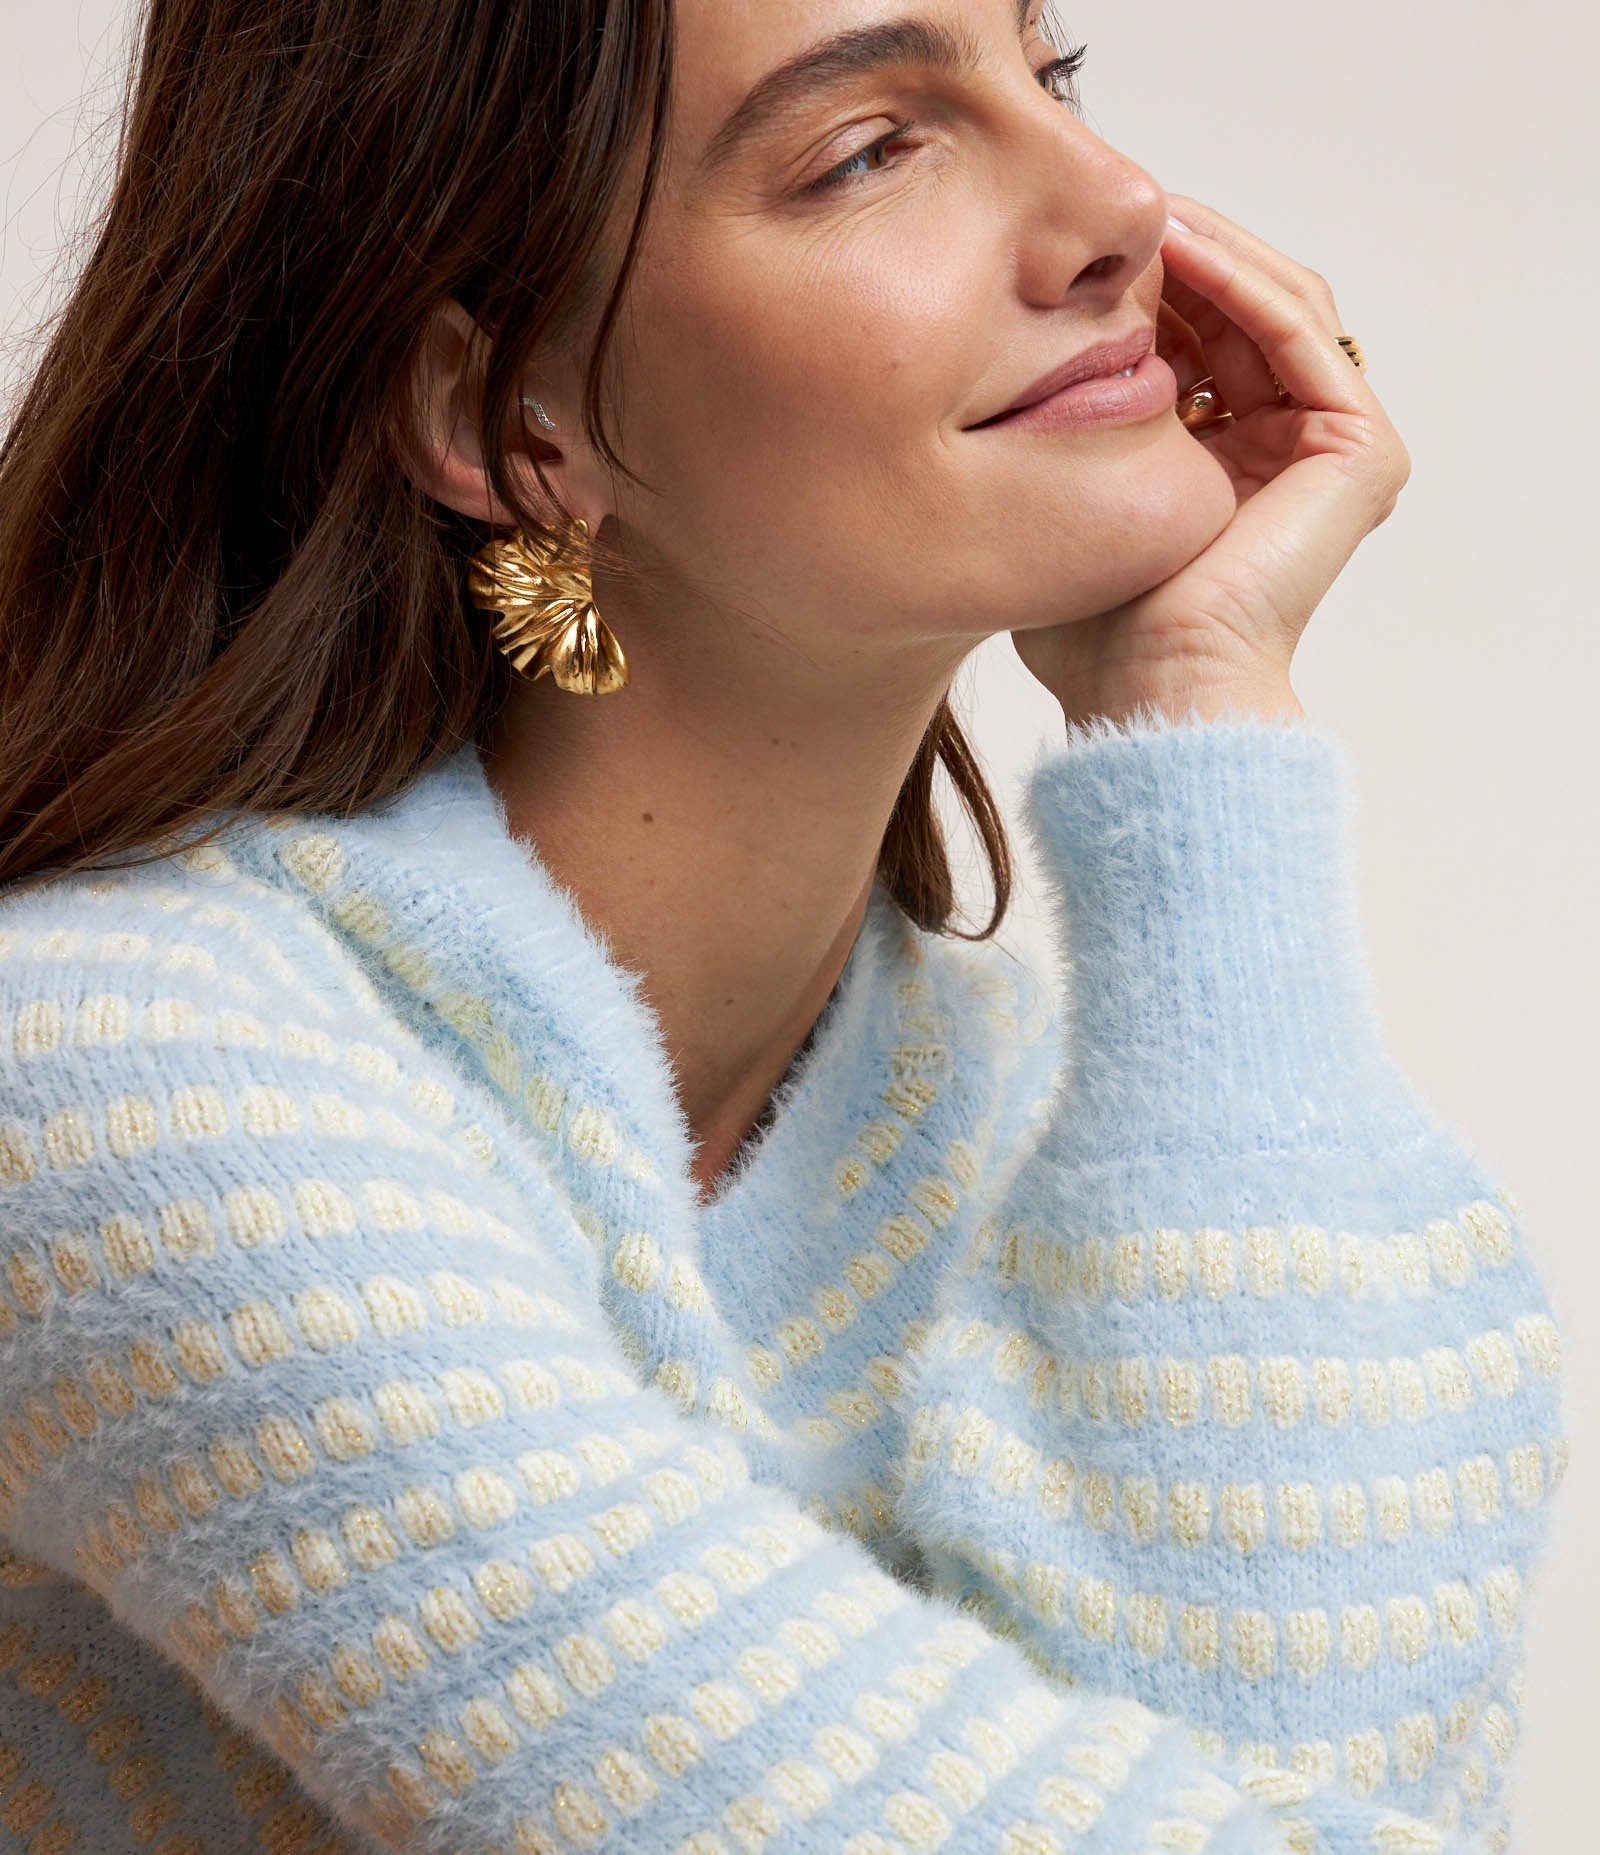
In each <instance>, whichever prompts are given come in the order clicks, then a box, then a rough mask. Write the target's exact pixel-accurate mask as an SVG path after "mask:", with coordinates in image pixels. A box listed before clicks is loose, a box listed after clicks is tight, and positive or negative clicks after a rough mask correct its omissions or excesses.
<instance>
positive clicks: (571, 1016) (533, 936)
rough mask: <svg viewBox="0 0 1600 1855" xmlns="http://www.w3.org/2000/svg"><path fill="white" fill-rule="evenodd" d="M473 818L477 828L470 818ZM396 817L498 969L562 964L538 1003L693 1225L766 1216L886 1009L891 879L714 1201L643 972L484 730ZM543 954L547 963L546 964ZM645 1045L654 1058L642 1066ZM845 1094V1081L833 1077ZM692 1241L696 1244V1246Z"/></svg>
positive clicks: (876, 894) (399, 803) (900, 923)
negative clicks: (595, 917) (589, 1055)
mask: <svg viewBox="0 0 1600 1855" xmlns="http://www.w3.org/2000/svg"><path fill="white" fill-rule="evenodd" d="M462 806H466V807H468V808H469V811H468V813H467V814H466V816H471V815H474V814H475V815H476V817H477V819H478V820H479V822H480V823H481V825H482V826H483V829H482V830H480V831H473V830H470V829H462V828H460V827H461V826H462V825H463V824H464V823H465V816H464V815H463V812H462V811H461V809H460V808H461V807H462ZM374 815H378V816H381V817H382V818H383V819H384V820H385V821H386V828H389V829H392V828H398V829H399V830H400V831H401V832H402V833H405V834H410V835H411V836H412V839H413V842H414V843H415V844H416V846H417V848H418V849H422V848H423V847H425V848H426V853H427V860H428V864H427V866H428V867H429V868H430V869H431V870H433V871H434V872H435V873H436V874H437V875H439V876H440V877H442V878H444V879H445V880H447V881H448V882H449V883H450V884H452V885H453V886H454V887H455V888H456V889H457V890H458V892H460V891H464V895H465V900H466V901H467V903H468V905H469V908H470V910H471V912H472V914H473V918H474V919H475V922H476V924H477V926H478V928H479V930H480V932H481V934H482V936H483V937H484V939H485V941H486V943H491V944H492V946H493V950H494V965H495V969H496V971H497V973H498V974H500V975H502V976H503V977H504V978H506V979H508V980H511V981H514V980H515V978H516V977H517V975H518V974H519V973H530V972H532V971H536V970H539V964H542V965H543V966H544V967H545V968H546V969H548V968H549V966H550V965H551V963H554V965H555V966H556V967H558V968H559V970H560V972H561V974H562V983H561V984H560V985H559V986H552V987H550V988H549V990H548V994H546V995H542V996H541V1004H542V1005H543V1006H545V1007H546V1008H547V1009H549V1010H550V1011H551V1012H553V1013H555V1014H557V1015H558V1016H559V1017H561V1018H562V1019H564V1022H563V1023H561V1024H559V1025H558V1026H557V1027H556V1028H557V1032H558V1035H562V1034H564V1040H566V1041H569V1042H571V1043H572V1044H574V1045H577V1046H580V1047H581V1046H582V1045H583V1044H584V1043H585V1042H586V1041H587V1042H589V1043H590V1044H591V1045H592V1047H593V1050H594V1054H595V1057H596V1059H597V1062H598V1065H599V1066H600V1068H601V1069H603V1070H604V1071H605V1072H606V1073H607V1074H608V1076H609V1078H610V1079H611V1080H612V1081H613V1082H614V1084H615V1087H616V1091H617V1093H616V1098H615V1100H614V1101H613V1103H612V1106H613V1108H614V1110H615V1111H617V1112H619V1113H621V1114H627V1113H628V1112H629V1111H630V1110H631V1114H632V1117H633V1118H635V1119H637V1120H638V1121H639V1123H640V1128H639V1131H640V1132H641V1133H642V1134H643V1136H644V1138H645V1141H646V1143H647V1144H648V1145H649V1146H650V1147H651V1148H652V1150H654V1151H655V1152H656V1153H657V1154H658V1155H659V1156H660V1158H661V1159H662V1161H663V1163H664V1164H665V1166H666V1167H667V1170H668V1174H669V1177H670V1179H671V1190H672V1195H673V1196H674V1197H676V1198H677V1199H678V1200H679V1205H680V1210H681V1212H682V1214H683V1215H684V1216H685V1218H686V1220H687V1223H688V1224H689V1225H690V1226H691V1227H692V1228H694V1229H695V1230H696V1231H697V1233H699V1234H700V1235H701V1236H702V1238H704V1237H705V1236H706V1235H707V1234H708V1233H709V1231H710V1230H711V1228H712V1227H718V1228H721V1227H723V1226H727V1225H741V1226H742V1225H745V1224H747V1223H748V1221H749V1220H750V1218H751V1217H753V1216H754V1217H756V1218H758V1219H759V1215H760V1212H759V1206H760V1205H761V1204H762V1203H764V1202H769V1201H770V1198H771V1193H772V1191H773V1190H774V1189H776V1187H775V1185H774V1183H773V1182H774V1180H778V1179H780V1177H781V1175H782V1174H783V1173H784V1170H785V1167H786V1165H787V1163H788V1156H789V1153H790V1150H791V1149H792V1148H793V1147H794V1146H795V1144H796V1142H800V1143H802V1144H805V1145H809V1144H811V1143H812V1142H814V1141H815V1139H816V1138H817V1137H818V1134H819V1132H820V1131H821V1130H819V1129H814V1128H813V1127H812V1126H811V1125H810V1122H811V1121H812V1119H813V1117H814V1116H815V1114H816V1113H817V1112H818V1111H825V1104H826V1102H827V1100H828V1095H829V1091H830V1086H832V1085H842V1084H843V1083H844V1081H845V1072H846V1071H849V1070H852V1069H853V1068H854V1066H855V1065H856V1064H857V1063H858V1062H859V1060H860V1054H861V1048H860V1046H861V1042H862V1040H863V1038H865V1039H867V1040H868V1041H870V1040H871V1038H872V1035H873V1032H872V1029H871V1026H872V1025H873V1023H874V1022H875V1020H876V1018H877V1017H879V1016H881V1013H882V1012H883V1011H884V1010H885V1009H886V1008H887V1003H888V1001H887V1000H886V998H885V996H884V995H885V993H886V992H887V991H889V990H890V989H891V988H888V987H886V986H885V985H884V984H883V983H882V979H883V975H884V973H885V971H886V967H887V965H888V963H890V962H891V961H892V959H893V957H894V950H895V949H896V947H897V946H902V945H903V942H902V941H901V938H900V937H901V936H903V935H905V934H907V933H909V932H911V925H910V923H909V922H908V921H907V920H906V918H905V916H904V915H903V913H902V912H901V910H900V908H899V907H898V905H897V904H896V903H895V901H894V899H893V897H892V896H891V895H890V893H889V891H888V889H887V887H886V886H885V884H884V883H883V881H882V879H881V877H880V878H876V879H875V880H874V882H873V885H872V890H871V893H870V894H869V897H868V902H867V908H866V911H865V913H864V915H863V917H862V921H861V924H860V926H859V928H858V930H857V933H856V937H855V940H854V941H853V942H852V944H851V948H850V951H849V953H848V955H847V956H846V959H845V963H844V966H843V968H842V969H841V972H840V975H839V978H838V980H837V982H836V984H835V986H834V989H833V991H832V993H831V994H830V995H829V997H828V999H827V1001H826V1002H825V1004H824V1005H823V1007H822V1010H821V1011H820V1012H819V1014H818V1017H817V1019H816V1022H815V1024H814V1025H813V1028H812V1034H811V1038H810V1042H809V1045H808V1046H807V1047H803V1048H802V1049H801V1050H800V1051H798V1052H797V1054H796V1057H795V1059H794V1061H793V1062H792V1063H791V1065H790V1067H789V1069H788V1070H787V1071H786V1072H785V1074H784V1076H783V1078H782V1079H781V1081H780V1082H779V1083H778V1085H777V1087H776V1088H775V1089H774V1091H773V1093H772V1096H771V1098H770V1099H771V1104H772V1113H771V1116H770V1118H769V1119H768V1121H767V1122H766V1124H765V1125H764V1126H760V1125H758V1126H757V1127H756V1128H754V1129H752V1131H751V1133H750V1134H749V1136H747V1138H746V1140H745V1141H744V1142H743V1143H742V1144H741V1146H740V1148H739V1150H738V1151H737V1153H736V1154H735V1155H734V1157H733V1160H732V1161H731V1162H730V1164H729V1166H728V1167H727V1168H726V1169H725V1170H724V1171H723V1173H722V1174H721V1176H720V1178H719V1180H718V1182H717V1187H716V1189H715V1191H714V1192H713V1193H712V1195H711V1196H710V1197H709V1198H706V1199H704V1200H702V1199H701V1197H700V1195H699V1187H698V1182H697V1181H696V1179H695V1177H694V1174H693V1171H692V1165H693V1159H694V1150H695V1149H694V1140H693V1133H692V1129H691V1128H690V1125H689V1121H688V1117H687V1115H686V1114H685V1113H684V1110H683V1103H682V1098H681V1096H680V1094H679V1091H678V1085H677V1078H676V1074H675V1072H674V1070H673V1067H672V1062H671V1057H670V1055H669V1053H668V1049H667V1044H666V1039H665V1036H664V1035H663V1032H662V1026H661V1021H660V1018H659V1017H658V1016H657V1014H656V1012H655V1010H654V1008H653V1007H652V1006H651V1004H650V1003H649V1000H648V999H647V997H646V996H645V993H644V988H643V983H642V980H641V979H640V976H639V975H638V974H637V973H636V972H634V971H633V970H632V969H630V968H628V967H626V966H624V965H623V964H622V963H621V961H620V960H618V959H617V957H616V955H615V954H614V952H613V951H612V949H611V946H610V944H609V942H608V941H607V939H606V937H605V936H604V934H603V933H602V932H601V931H600V930H599V929H598V928H597V927H596V926H595V924H594V923H592V922H591V921H590V920H589V919H588V918H587V917H586V916H585V915H584V914H583V911H582V909H581V907H580V905H579V903H578V901H577V898H576V896H575V895H574V894H573V892H572V891H571V890H570V889H568V888H566V887H565V886H564V885H563V884H562V883H560V882H559V881H558V880H557V879H556V877H555V876H554V874H553V873H552V871H551V870H550V868H549V866H548V865H547V864H546V863H545V862H544V861H543V859H542V858H541V857H540V855H539V852H538V848H537V846H536V845H535V844H534V843H533V842H532V840H531V839H528V838H526V837H522V836H519V835H518V834H517V833H516V832H515V831H513V829H512V827H511V823H510V819H509V817H508V815H507V812H506V807H505V802H504V800H503V799H502V797H501V795H500V793H499V791H498V790H497V788H496V787H495V786H494V784H493V783H492V782H491V780H490V779H489V776H488V770H487V767H486V765H485V762H484V758H483V755H482V752H481V749H480V747H479V744H478V742H477V741H476V740H475V739H471V738H469V739H468V740H466V741H465V742H463V743H462V744H461V746H460V747H458V748H457V749H456V750H455V751H454V752H452V753H451V754H450V755H448V756H447V757H446V758H445V759H443V760H440V761H437V762H435V764H434V765H433V766H432V767H431V768H429V769H427V771H426V772H424V773H423V774H422V775H420V776H419V777H418V778H417V779H416V780H414V781H413V782H412V784H411V785H410V786H408V787H406V788H404V789H403V790H402V791H401V792H400V793H399V794H397V795H395V796H394V797H393V798H392V799H390V800H389V801H388V802H387V803H385V804H383V805H380V806H378V807H376V808H374ZM536 963H539V964H536ZM641 1048H642V1049H644V1050H647V1051H648V1052H649V1055H650V1059H651V1060H650V1061H649V1063H648V1064H646V1065H640V1064H639V1063H638V1061H637V1058H638V1056H639V1054H640V1051H641ZM833 1092H834V1093H838V1092H839V1090H838V1088H834V1091H833ZM695 1247H697V1248H698V1247H700V1246H699V1245H698V1244H697V1245H696V1246H695Z"/></svg>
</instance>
